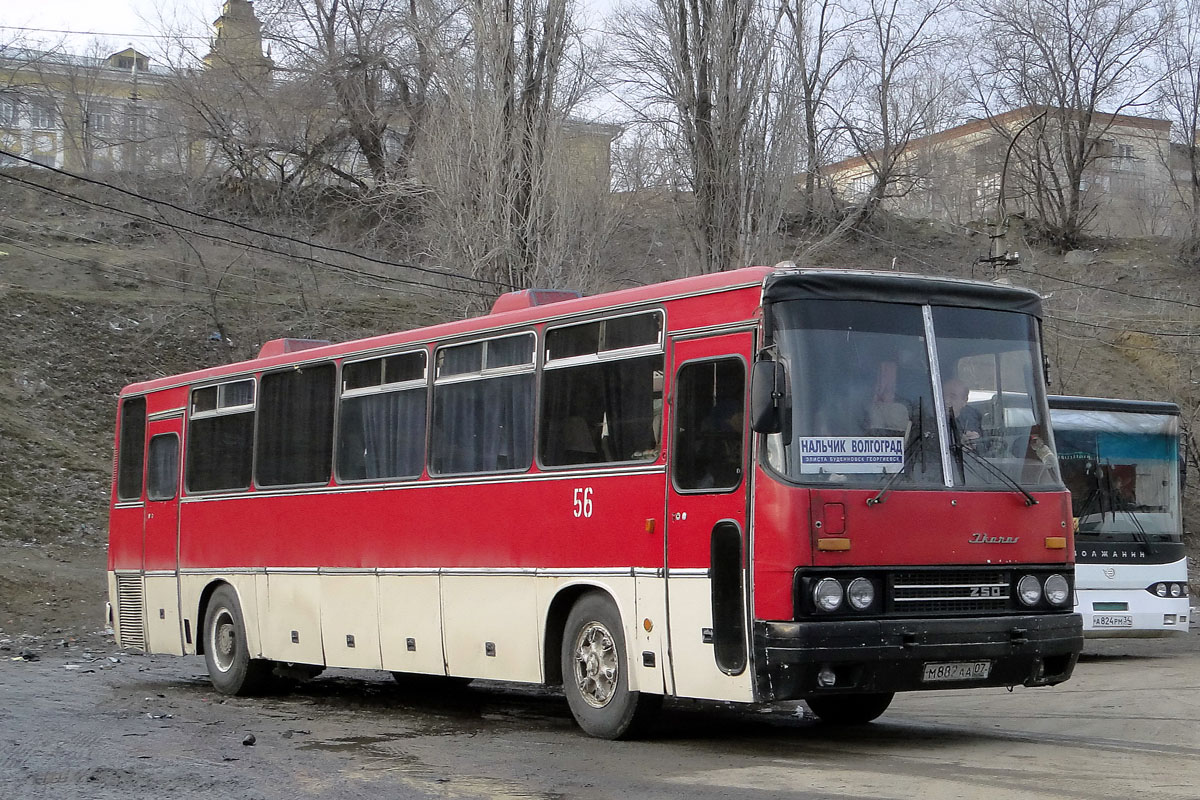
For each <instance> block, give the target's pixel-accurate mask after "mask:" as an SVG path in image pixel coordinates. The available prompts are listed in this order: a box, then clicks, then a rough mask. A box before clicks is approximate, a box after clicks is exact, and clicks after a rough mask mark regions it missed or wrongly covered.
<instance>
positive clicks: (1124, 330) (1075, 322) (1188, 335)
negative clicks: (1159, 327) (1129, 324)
mask: <svg viewBox="0 0 1200 800" xmlns="http://www.w3.org/2000/svg"><path fill="white" fill-rule="evenodd" d="M1045 316H1046V318H1047V319H1052V320H1054V321H1055V322H1065V323H1068V324H1070V325H1087V326H1089V327H1093V328H1103V329H1104V330H1109V331H1120V332H1122V333H1144V334H1146V335H1147V336H1180V337H1184V338H1196V337H1200V332H1198V333H1185V332H1177V331H1147V330H1142V329H1140V328H1121V327H1118V326H1116V325H1103V324H1101V323H1099V322H1091V321H1085V320H1078V319H1067V318H1066V317H1056V316H1054V315H1053V314H1046V315H1045Z"/></svg>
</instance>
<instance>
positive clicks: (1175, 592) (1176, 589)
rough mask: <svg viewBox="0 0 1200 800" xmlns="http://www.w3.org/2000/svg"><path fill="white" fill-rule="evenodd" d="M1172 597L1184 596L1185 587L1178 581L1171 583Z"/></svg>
mask: <svg viewBox="0 0 1200 800" xmlns="http://www.w3.org/2000/svg"><path fill="white" fill-rule="evenodd" d="M1171 597H1183V587H1182V586H1180V585H1179V584H1178V583H1172V584H1171Z"/></svg>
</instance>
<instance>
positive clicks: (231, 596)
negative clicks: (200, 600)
mask: <svg viewBox="0 0 1200 800" xmlns="http://www.w3.org/2000/svg"><path fill="white" fill-rule="evenodd" d="M204 663H205V665H207V667H208V678H209V680H210V681H212V685H213V687H214V688H215V689H216V690H217V691H218V692H220V693H221V694H231V695H250V694H258V693H261V692H263V691H264V690H266V689H267V688H268V687H269V685H270V683H271V679H272V675H271V670H272V668H273V666H274V664H273V663H272V662H270V661H266V660H262V659H252V658H250V649H249V647H248V646H247V644H246V623H245V622H244V621H243V618H242V606H241V604H240V603H239V602H238V598H237V592H235V591H234V590H233V587H232V586H228V585H225V586H221V587H220V588H218V589H217V590H216V591H215V592H213V595H212V597H211V598H209V601H208V609H207V611H205V613H204Z"/></svg>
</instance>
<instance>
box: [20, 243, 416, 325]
mask: <svg viewBox="0 0 1200 800" xmlns="http://www.w3.org/2000/svg"><path fill="white" fill-rule="evenodd" d="M0 240H3V241H5V242H7V244H6V245H5V247H15V248H17V249H19V250H24V251H25V252H27V253H33V254H36V255H40V256H42V257H44V258H49V259H52V260H54V261H59V262H61V263H63V264H67V265H70V266H80V265H79V260H78V259H72V258H67V257H64V256H61V255H57V254H55V253H52V252H50V250H48V249H47V248H44V247H35V246H32V245H30V244H29V243H28V242H22V241H20V240H19V239H16V238H14V237H12V236H9V235H8V234H4V233H0ZM97 243H98V244H103V242H97ZM152 257H155V258H159V259H162V260H166V261H168V262H172V261H175V260H174V259H166V258H165V257H163V256H152ZM88 260H89V261H91V262H93V263H95V264H96V265H98V266H99V267H101V268H102V270H104V271H108V272H110V273H117V274H122V275H130V276H133V277H136V278H140V279H142V280H145V281H147V282H149V283H156V284H159V285H161V286H166V287H169V288H175V289H191V290H193V291H195V292H198V293H202V294H216V295H220V296H222V297H228V298H231V299H234V300H239V301H243V302H245V301H249V302H250V303H252V304H256V305H267V306H278V307H280V308H286V309H289V310H295V306H294V304H292V303H288V302H285V301H282V300H267V299H264V298H262V297H260V296H258V295H249V296H247V295H246V294H244V293H241V292H235V291H231V290H229V289H221V288H220V287H212V286H208V285H205V284H200V283H196V282H195V281H185V280H181V279H179V278H168V277H166V276H163V275H152V274H150V273H149V272H146V271H144V270H139V269H135V268H133V267H124V266H120V265H118V264H113V263H111V262H108V261H103V260H101V259H98V258H89V259H88ZM175 263H178V264H183V265H185V266H193V265H190V264H186V262H182V261H175ZM232 277H237V278H242V279H243V280H254V279H252V278H249V277H248V276H241V275H233V276H232ZM261 282H262V283H266V284H267V285H270V286H277V287H279V288H281V289H291V288H292V287H287V286H283V285H282V284H277V283H271V282H269V281H261ZM354 307H355V309H358V310H366V311H374V312H378V313H380V314H394V313H395V311H396V309H395V308H394V307H390V306H380V305H376V304H373V303H361V302H358V301H355V304H354Z"/></svg>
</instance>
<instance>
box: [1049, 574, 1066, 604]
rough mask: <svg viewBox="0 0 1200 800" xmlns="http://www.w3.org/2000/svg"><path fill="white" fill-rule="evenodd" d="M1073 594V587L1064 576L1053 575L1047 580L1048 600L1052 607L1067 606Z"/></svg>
mask: <svg viewBox="0 0 1200 800" xmlns="http://www.w3.org/2000/svg"><path fill="white" fill-rule="evenodd" d="M1070 594H1071V586H1070V584H1068V583H1067V579H1066V578H1064V577H1063V576H1062V575H1051V576H1050V577H1049V578H1046V600H1048V601H1049V603H1050V605H1052V606H1061V605H1066V602H1067V600H1068V599H1069V597H1070Z"/></svg>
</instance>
